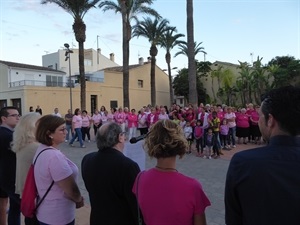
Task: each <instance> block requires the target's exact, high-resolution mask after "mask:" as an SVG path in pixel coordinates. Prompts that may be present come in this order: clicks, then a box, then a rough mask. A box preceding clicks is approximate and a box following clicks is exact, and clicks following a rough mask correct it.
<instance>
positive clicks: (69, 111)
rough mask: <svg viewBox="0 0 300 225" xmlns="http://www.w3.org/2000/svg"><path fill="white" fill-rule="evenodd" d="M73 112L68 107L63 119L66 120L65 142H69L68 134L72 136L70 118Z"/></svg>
mask: <svg viewBox="0 0 300 225" xmlns="http://www.w3.org/2000/svg"><path fill="white" fill-rule="evenodd" d="M73 116H74V115H73V114H72V111H71V109H68V113H67V114H66V115H65V121H66V129H67V131H68V133H67V135H66V140H65V142H66V143H69V140H71V139H70V136H71V138H72V118H73Z"/></svg>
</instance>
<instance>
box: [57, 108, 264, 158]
mask: <svg viewBox="0 0 300 225" xmlns="http://www.w3.org/2000/svg"><path fill="white" fill-rule="evenodd" d="M258 110H259V106H258V105H256V106H254V105H253V104H252V103H249V104H247V105H246V106H245V108H234V107H230V106H226V105H220V104H218V105H213V104H211V105H210V104H206V105H204V104H202V103H201V104H200V105H199V107H197V108H194V107H193V106H192V105H191V104H190V105H188V106H186V107H180V106H179V105H176V104H174V105H172V106H171V107H170V108H168V107H167V106H156V107H151V106H150V105H148V106H144V107H142V108H140V109H139V110H136V109H131V110H129V109H128V108H127V107H125V108H124V109H123V108H122V107H119V108H111V109H110V110H109V111H108V110H107V109H106V107H105V106H101V108H100V110H97V109H95V111H94V113H89V112H87V111H86V110H83V111H82V112H81V110H80V109H79V108H77V109H75V112H74V114H72V113H71V111H70V110H68V113H67V114H65V120H66V124H67V130H68V133H67V136H66V140H65V142H68V143H69V144H70V145H71V146H74V141H75V140H76V139H77V140H78V141H79V144H80V147H82V148H85V145H84V141H87V142H90V141H91V135H90V132H91V128H93V129H94V136H95V137H96V133H97V130H98V129H99V127H101V126H102V125H103V124H106V123H108V122H111V121H114V122H116V123H117V124H119V125H120V126H121V128H122V131H123V132H126V136H127V140H130V139H131V138H133V137H136V136H137V134H140V135H144V134H147V132H148V130H149V129H150V128H151V127H152V126H153V125H154V124H155V123H156V122H157V121H159V120H171V121H172V122H174V123H176V124H177V125H179V126H181V127H182V129H183V131H184V135H185V137H186V139H187V140H188V144H189V145H188V147H187V149H186V153H187V154H190V153H192V151H195V152H196V156H198V157H202V158H208V159H211V158H212V157H213V158H215V159H216V158H219V157H220V155H222V154H223V153H222V150H231V149H233V148H235V147H236V144H247V143H249V142H251V143H255V144H261V143H262V141H263V140H262V138H261V133H260V130H259V127H258V120H259V114H258ZM53 115H57V116H58V114H57V108H55V110H54V113H53ZM59 116H60V114H59ZM137 131H139V133H138V132H137ZM86 138H87V140H86ZM204 150H205V152H204Z"/></svg>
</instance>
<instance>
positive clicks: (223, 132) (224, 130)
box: [220, 119, 230, 150]
mask: <svg viewBox="0 0 300 225" xmlns="http://www.w3.org/2000/svg"><path fill="white" fill-rule="evenodd" d="M228 133H229V126H228V124H227V120H226V119H223V123H222V125H221V126H220V138H221V145H222V148H223V149H225V150H230V148H229V146H228V145H227V142H228Z"/></svg>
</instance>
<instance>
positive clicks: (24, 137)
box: [12, 112, 41, 224]
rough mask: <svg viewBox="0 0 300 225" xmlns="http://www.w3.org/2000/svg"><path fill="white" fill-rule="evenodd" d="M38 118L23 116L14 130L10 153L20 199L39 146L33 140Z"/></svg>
mask: <svg viewBox="0 0 300 225" xmlns="http://www.w3.org/2000/svg"><path fill="white" fill-rule="evenodd" d="M40 118H41V114H39V113H36V112H30V113H28V114H25V115H24V116H22V117H21V118H20V120H19V122H18V124H17V126H16V127H15V129H14V133H13V143H12V144H13V145H12V151H14V152H15V153H16V181H15V184H16V189H15V193H16V194H19V195H20V198H22V193H23V189H24V184H25V180H26V176H27V173H28V170H29V167H30V165H31V164H32V160H33V157H34V154H35V152H36V150H37V148H38V146H39V143H38V142H37V141H36V139H35V127H36V122H37V121H38V120H39V119H40ZM25 224H30V218H25Z"/></svg>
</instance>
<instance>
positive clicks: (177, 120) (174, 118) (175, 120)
mask: <svg viewBox="0 0 300 225" xmlns="http://www.w3.org/2000/svg"><path fill="white" fill-rule="evenodd" d="M172 117H173V119H172V121H173V122H174V123H176V124H177V125H179V123H180V120H179V118H178V114H177V113H173V116H172Z"/></svg>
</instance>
